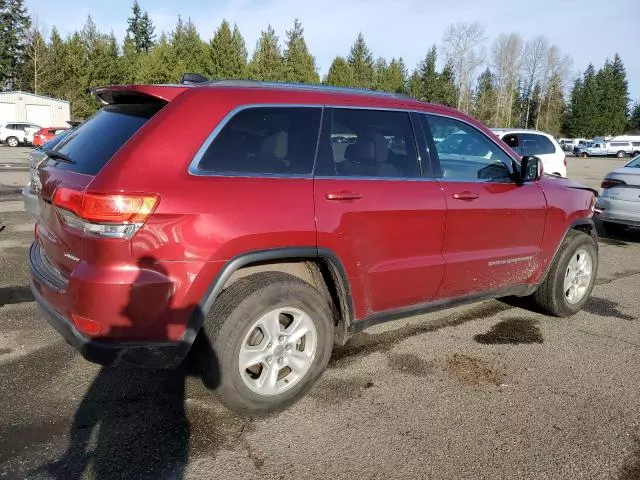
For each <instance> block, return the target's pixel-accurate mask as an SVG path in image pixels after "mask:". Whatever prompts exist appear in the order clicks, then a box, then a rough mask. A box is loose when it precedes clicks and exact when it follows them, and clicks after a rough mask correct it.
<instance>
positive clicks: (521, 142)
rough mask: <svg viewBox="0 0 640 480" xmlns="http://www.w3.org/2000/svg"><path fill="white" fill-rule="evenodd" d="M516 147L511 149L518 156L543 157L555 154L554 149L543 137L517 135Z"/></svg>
mask: <svg viewBox="0 0 640 480" xmlns="http://www.w3.org/2000/svg"><path fill="white" fill-rule="evenodd" d="M517 136H518V145H517V146H515V147H511V148H513V149H514V150H515V151H516V152H518V154H519V155H521V156H524V155H545V154H548V153H555V151H556V147H555V146H554V145H553V143H552V142H551V140H549V139H548V138H547V137H545V136H544V135H536V134H535V133H518V134H517Z"/></svg>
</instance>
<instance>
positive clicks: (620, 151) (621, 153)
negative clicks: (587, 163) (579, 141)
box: [580, 142, 635, 158]
mask: <svg viewBox="0 0 640 480" xmlns="http://www.w3.org/2000/svg"><path fill="white" fill-rule="evenodd" d="M634 148H635V147H634V146H633V144H632V143H631V142H596V143H594V144H592V145H589V146H586V147H584V148H581V149H580V156H582V157H607V156H616V157H618V158H624V157H626V156H627V155H631V154H632V153H633V151H634Z"/></svg>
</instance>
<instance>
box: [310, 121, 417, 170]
mask: <svg viewBox="0 0 640 480" xmlns="http://www.w3.org/2000/svg"><path fill="white" fill-rule="evenodd" d="M316 175H318V176H342V177H365V178H417V177H419V176H420V168H419V164H418V155H417V151H416V143H415V138H414V134H413V128H412V124H411V119H410V117H409V113H408V112H400V111H387V110H364V109H349V108H331V109H327V110H326V112H325V120H324V126H323V133H322V139H321V143H320V146H319V148H318V168H317V170H316Z"/></svg>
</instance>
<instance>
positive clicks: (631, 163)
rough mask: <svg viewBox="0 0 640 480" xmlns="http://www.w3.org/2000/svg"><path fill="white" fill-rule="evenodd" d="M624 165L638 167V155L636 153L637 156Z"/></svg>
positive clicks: (639, 163) (639, 160)
mask: <svg viewBox="0 0 640 480" xmlns="http://www.w3.org/2000/svg"><path fill="white" fill-rule="evenodd" d="M625 167H636V168H640V155H638V156H637V157H635V158H634V159H633V160H631V161H630V162H629V163H627V164H626V165H625Z"/></svg>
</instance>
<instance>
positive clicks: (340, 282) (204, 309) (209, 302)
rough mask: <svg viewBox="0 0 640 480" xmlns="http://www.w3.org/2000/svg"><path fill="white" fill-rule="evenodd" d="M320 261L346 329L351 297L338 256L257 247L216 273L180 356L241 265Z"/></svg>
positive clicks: (317, 250) (306, 249)
mask: <svg viewBox="0 0 640 480" xmlns="http://www.w3.org/2000/svg"><path fill="white" fill-rule="evenodd" d="M303 259H308V260H316V261H317V260H319V261H322V262H324V263H325V264H326V265H327V266H328V268H329V273H330V274H331V276H332V279H333V281H334V283H335V285H336V287H337V290H338V291H337V292H336V294H337V296H338V299H339V302H340V305H339V307H340V309H341V314H342V317H343V319H344V323H345V331H348V327H349V325H350V323H351V321H352V320H353V312H354V309H353V299H352V297H351V290H350V288H349V280H348V277H347V274H346V271H345V269H344V266H343V265H342V262H341V261H340V259H339V258H338V256H337V255H336V254H335V253H334V252H333V251H331V250H329V249H326V248H316V247H285V248H274V249H268V250H257V251H253V252H247V253H243V254H241V255H238V256H236V257H234V258H232V259H231V260H229V261H228V262H227V263H226V264H225V265H224V267H222V269H221V270H220V271H219V272H218V274H217V275H216V277H215V278H214V280H213V282H211V285H210V286H209V288H208V289H207V292H206V293H205V294H204V296H203V297H202V299H201V300H200V302H199V303H198V305H197V307H196V309H195V311H194V312H193V313H192V314H191V318H190V319H189V323H188V324H187V328H186V330H185V332H184V334H183V335H182V338H181V340H180V344H181V350H182V351H183V353H184V354H183V358H184V357H186V355H187V354H188V352H189V350H190V349H191V346H192V345H193V343H194V341H195V339H196V337H197V336H198V332H199V331H200V328H201V327H202V323H203V322H204V319H205V317H206V316H207V314H208V313H209V312H210V311H211V308H212V307H213V304H214V302H215V300H216V298H218V296H219V295H220V293H221V292H222V288H223V287H224V285H225V284H226V283H227V281H228V280H229V278H231V275H233V273H234V272H236V271H237V270H239V269H240V268H242V267H246V266H247V265H252V264H256V263H262V262H269V261H273V260H303Z"/></svg>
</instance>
